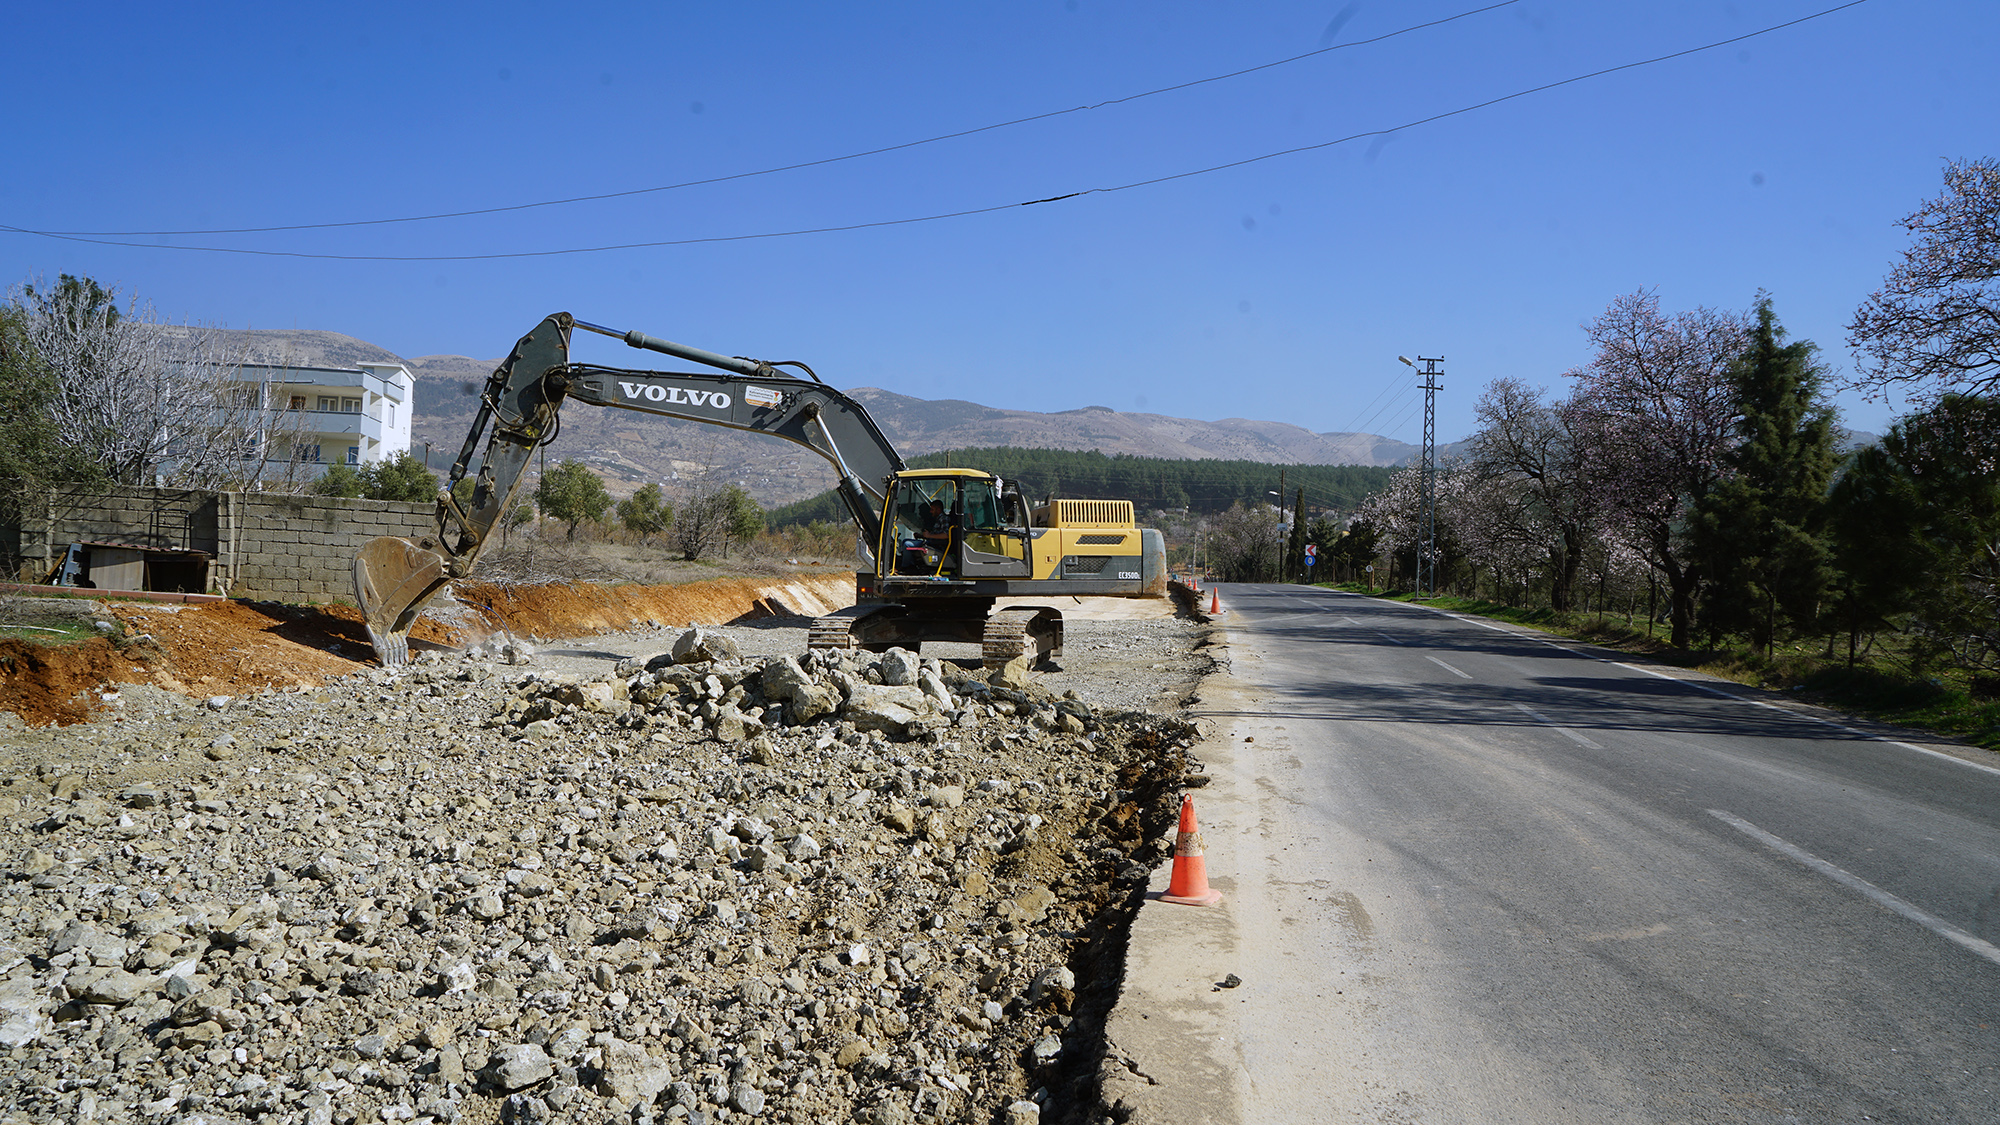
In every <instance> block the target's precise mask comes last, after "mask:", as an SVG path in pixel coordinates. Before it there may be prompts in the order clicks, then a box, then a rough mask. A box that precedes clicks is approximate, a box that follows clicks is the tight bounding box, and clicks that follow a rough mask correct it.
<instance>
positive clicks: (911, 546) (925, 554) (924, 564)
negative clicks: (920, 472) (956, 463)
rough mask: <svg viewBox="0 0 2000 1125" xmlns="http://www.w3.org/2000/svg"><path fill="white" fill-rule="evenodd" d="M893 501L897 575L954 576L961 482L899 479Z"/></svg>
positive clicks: (891, 500)
mask: <svg viewBox="0 0 2000 1125" xmlns="http://www.w3.org/2000/svg"><path fill="white" fill-rule="evenodd" d="M890 504H891V508H892V510H893V511H894V512H895V516H896V518H895V519H894V521H893V522H892V529H893V530H892V535H893V536H894V540H895V553H894V557H895V565H896V573H897V574H907V575H929V576H931V577H940V576H942V575H944V574H945V573H946V572H947V570H949V571H950V572H951V573H953V574H954V575H955V574H956V573H957V569H958V568H957V567H956V566H953V565H952V548H953V547H955V546H956V545H957V543H958V538H959V522H960V514H961V511H962V509H961V508H960V505H959V493H958V482H957V481H954V480H913V481H905V482H899V483H898V485H897V488H896V491H895V495H894V496H892V497H891V499H890Z"/></svg>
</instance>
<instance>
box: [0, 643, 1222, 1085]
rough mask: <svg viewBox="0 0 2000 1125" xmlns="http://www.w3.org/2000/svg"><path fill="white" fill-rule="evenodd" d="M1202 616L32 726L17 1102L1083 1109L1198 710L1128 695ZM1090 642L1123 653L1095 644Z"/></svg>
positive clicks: (21, 760)
mask: <svg viewBox="0 0 2000 1125" xmlns="http://www.w3.org/2000/svg"><path fill="white" fill-rule="evenodd" d="M796 632H797V631H793V633H796ZM1195 639H1196V637H1195V633H1194V630H1193V629H1192V628H1191V627H1189V626H1186V625H1183V624H1179V623H1175V622H1117V623H1110V622H1107V623H1101V624H1096V623H1078V624H1077V625H1075V626H1072V641H1071V645H1070V649H1071V656H1070V658H1069V663H1070V665H1071V667H1072V669H1073V670H1072V671H1068V672H1062V673H1054V674H1051V675H1048V676H1045V677H1041V676H1037V677H1029V676H1027V675H1025V673H1024V670H1023V669H1021V668H1020V667H1018V666H1017V667H1013V668H1010V669H1006V670H1003V671H1002V672H1001V673H999V674H996V676H995V679H996V680H998V681H999V682H997V683H989V682H987V681H986V680H985V679H983V678H982V675H981V673H979V671H978V670H977V669H976V668H967V667H965V666H963V665H961V664H958V663H955V662H952V661H949V660H945V661H940V660H938V659H936V658H935V657H923V658H919V657H916V656H914V655H912V654H907V653H902V652H891V653H887V654H883V655H880V656H877V655H873V654H866V653H852V654H834V653H812V654H806V655H804V656H798V655H753V656H750V657H747V658H746V657H743V656H741V655H740V654H739V652H740V649H743V648H749V649H752V650H753V651H754V650H756V649H758V648H760V647H762V648H767V649H786V648H789V649H790V652H792V653H798V652H800V651H802V650H803V644H802V642H801V643H797V644H795V645H793V644H791V643H790V642H792V641H796V640H799V638H798V637H797V636H794V635H793V634H792V633H786V632H785V631H783V630H752V629H732V630H724V631H713V630H690V631H688V632H687V633H685V634H681V635H678V636H676V637H674V638H673V644H672V645H671V647H667V646H666V645H665V644H664V642H665V640H666V637H665V636H661V637H659V638H658V639H657V640H658V642H659V649H657V650H655V651H651V652H648V651H644V650H641V651H639V652H638V654H637V655H635V656H634V657H633V658H631V659H627V660H623V661H620V662H618V663H616V664H615V665H614V664H613V662H612V660H610V659H604V658H601V657H600V658H597V659H594V660H592V659H585V658H583V657H581V656H579V655H576V654H571V655H569V656H566V657H554V656H552V655H550V654H548V653H546V652H545V653H544V654H542V655H539V656H538V655H536V654H533V653H531V652H530V651H529V650H528V648H527V646H524V645H501V646H491V647H488V648H487V649H485V650H483V651H480V652H475V653H468V654H465V655H464V656H462V657H460V656H451V657H442V656H439V655H437V654H430V655H427V656H425V657H423V658H420V660H419V662H418V663H417V664H415V665H414V666H412V667H410V668H408V669H404V670H398V671H396V672H381V671H376V672H370V673H366V674H363V675H360V676H355V677H351V678H350V679H348V680H346V681H343V682H341V683H338V684H335V685H330V686H329V687H327V688H324V689H320V690H317V691H308V692H300V693H287V694H278V695H265V696H259V697H253V698H246V699H225V698H221V697H218V698H215V699H211V700H208V701H206V702H205V703H195V702H189V701H181V700H179V699H178V698H177V697H172V696H168V695H165V694H164V693H157V692H148V691H143V690H137V689H128V690H127V691H126V692H124V693H122V697H121V699H120V700H119V702H120V703H122V704H123V707H122V711H123V712H124V713H123V715H122V716H121V717H119V718H116V719H114V720H111V721H105V722H100V723H96V724H91V725H89V726H78V727H71V728H64V729H62V730H44V731H23V732H11V733H9V734H8V735H7V736H6V738H5V739H4V743H0V771H4V772H5V773H6V776H4V777H0V812H4V813H5V814H6V817H5V821H4V832H5V838H4V840H0V857H4V858H6V859H9V860H11V861H12V862H11V863H9V864H8V865H7V868H6V875H7V879H6V881H5V882H4V884H0V974H4V977H0V1060H5V1065H4V1077H0V1082H4V1085H3V1086H0V1106H4V1107H5V1108H7V1109H8V1110H10V1111H12V1112H14V1113H15V1114H18V1115H20V1116H22V1117H25V1118H28V1119H32V1120H64V1121H68V1120H83V1121H91V1120H106V1121H145V1122H155V1121H158V1122H169V1121H187V1122H193V1121H202V1122H208V1123H211V1125H214V1123H221V1122H234V1121H299V1122H328V1123H331V1122H343V1123H344V1122H376V1121H408V1120H415V1121H436V1122H455V1121H471V1122H484V1121H492V1120H495V1119H499V1120H506V1121H522V1122H535V1121H611V1120H616V1121H621V1122H622V1121H630V1122H644V1121H658V1122H678V1121H686V1122H692V1123H702V1125H705V1123H707V1122H719V1121H781V1122H820V1121H847V1120H859V1121H870V1122H879V1123H882V1125H892V1123H903V1122H912V1123H913V1122H919V1121H979V1122H988V1121H1007V1122H1013V1123H1016V1125H1021V1123H1026V1122H1033V1121H1037V1120H1042V1121H1055V1120H1085V1119H1089V1118H1091V1117H1092V1116H1093V1115H1095V1114H1096V1113H1097V1112H1098V1111H1097V1109H1096V1107H1095V1105H1094V1103H1093V1101H1092V1100H1091V1099H1092V1096H1093V1094H1094V1090H1095V1074H1096V1067H1097V1065H1098V1062H1099V1059H1100V1058H1101V1056H1102V1052H1103V1045H1102V1042H1101V1034H1100V1032H1101V1020H1102V1016H1103V1013H1104V1012H1105V1011H1106V1010H1107V1009H1108V1008H1109V1006H1110V1004H1111V1002H1112V1000H1113V999H1114V998H1115V989H1116V969H1117V963H1118V961H1119V959H1120V957H1121V956H1122V942H1123V927H1124V924H1125V922H1126V921H1127V920H1128V919H1129V916H1130V911H1131V910H1132V909H1133V908H1134V907H1135V906H1136V902H1137V898H1138V896H1139V895H1140V894H1141V893H1143V887H1144V882H1145V878H1146V876H1147V874H1148V871H1149V869H1150V867H1151V866H1152V865H1153V864H1154V863H1156V862H1158V861H1159V860H1160V859H1161V857H1162V854H1163V853H1162V851H1161V849H1160V848H1159V843H1160V839H1161V837H1162V835H1163V834H1164V833H1166V832H1168V831H1169V830H1170V829H1171V816H1172V813H1173V811H1174V799H1175V795H1176V794H1177V792H1178V788H1179V786H1181V785H1182V784H1183V783H1184V782H1185V781H1186V780H1187V776H1186V775H1187V771H1188V769H1189V765H1188V760H1187V758H1186V749H1187V747H1188V746H1189V745H1191V744H1192V742H1193V739H1194V737H1195V735H1194V731H1193V729H1192V728H1191V727H1190V726H1189V725H1188V724H1186V723H1185V722H1182V721H1180V720H1177V719H1175V718H1172V717H1171V716H1167V715H1161V714H1156V713H1146V712H1139V711H1134V710H1129V709H1127V708H1128V707H1129V706H1130V705H1131V704H1132V703H1135V702H1153V701H1156V700H1157V696H1158V693H1159V691H1160V686H1161V684H1162V683H1163V682H1167V681H1171V680H1176V679H1180V680H1184V679H1185V678H1186V677H1188V676H1190V675H1191V674H1193V673H1195V672H1198V670H1199V667H1198V666H1199V658H1198V656H1197V655H1196V654H1195V652H1194V647H1195ZM1078 641H1081V642H1083V644H1085V645H1091V646H1095V645H1098V644H1103V645H1104V646H1105V647H1106V648H1107V649H1111V648H1115V649H1116V651H1117V653H1118V659H1117V660H1111V659H1109V658H1108V657H1109V653H1108V652H1107V654H1106V656H1107V660H1106V663H1107V664H1110V665H1113V667H1112V668H1111V669H1110V671H1109V672H1108V673H1102V672H1101V673H1100V674H1099V678H1098V680H1096V681H1091V680H1090V671H1089V666H1090V660H1091V658H1092V656H1093V655H1094V653H1093V651H1092V650H1091V649H1084V648H1081V647H1080V646H1079V645H1078V644H1077V642H1078ZM599 643H601V642H599ZM606 655H608V654H606ZM1156 664H1157V665H1159V668H1158V670H1155V669H1154V667H1153V666H1154V665H1156ZM1134 669H1137V670H1139V674H1137V675H1134V674H1133V670H1134ZM593 670H594V672H595V673H596V674H588V675H586V674H579V673H580V672H582V673H588V672H592V671H593ZM1065 678H1067V679H1065ZM1065 682H1067V683H1074V684H1077V685H1079V686H1080V687H1092V686H1095V687H1100V688H1103V689H1105V690H1104V692H1103V695H1104V696H1105V697H1099V695H1097V694H1096V693H1090V692H1086V691H1084V690H1078V688H1077V687H1065V686H1064V683H1065ZM1051 688H1053V689H1054V690H1051ZM114 713H115V712H114Z"/></svg>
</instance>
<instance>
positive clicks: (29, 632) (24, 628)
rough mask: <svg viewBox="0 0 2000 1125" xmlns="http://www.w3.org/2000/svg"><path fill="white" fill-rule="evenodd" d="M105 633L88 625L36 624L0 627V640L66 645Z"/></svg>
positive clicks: (65, 623)
mask: <svg viewBox="0 0 2000 1125" xmlns="http://www.w3.org/2000/svg"><path fill="white" fill-rule="evenodd" d="M103 635H104V634H103V633H100V632H98V631H97V630H96V629H93V628H91V627H90V626H88V625H81V624H76V623H73V622H68V621H59V622H49V623H39V622H38V623H36V624H33V625H0V640H9V641H28V642H31V643H33V644H38V645H66V644H75V643H76V642H78V641H87V640H89V639H90V638H92V637H101V636H103Z"/></svg>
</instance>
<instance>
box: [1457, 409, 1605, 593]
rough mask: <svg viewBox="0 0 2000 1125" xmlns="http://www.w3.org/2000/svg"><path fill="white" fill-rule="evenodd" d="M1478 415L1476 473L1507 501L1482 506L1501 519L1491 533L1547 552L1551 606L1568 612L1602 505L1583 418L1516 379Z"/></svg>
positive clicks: (1474, 463)
mask: <svg viewBox="0 0 2000 1125" xmlns="http://www.w3.org/2000/svg"><path fill="white" fill-rule="evenodd" d="M1473 409H1474V411H1475V412H1476V415H1477V417H1478V419H1479V430H1478V432H1477V433H1475V434H1474V435H1473V439H1472V445H1473V453H1472V467H1473V472H1474V473H1475V474H1476V475H1477V476H1478V477H1479V479H1480V480H1482V481H1484V482H1487V483H1489V484H1490V485H1492V486H1493V487H1494V488H1495V489H1496V490H1498V491H1499V492H1501V493H1503V494H1504V495H1503V496H1498V497H1494V498H1493V499H1496V500H1498V501H1500V502H1499V503H1497V504H1494V503H1489V504H1487V505H1484V510H1486V511H1488V512H1490V513H1492V514H1493V515H1496V516H1498V517H1500V518H1497V519H1494V520H1492V521H1490V522H1489V525H1488V527H1487V533H1488V534H1489V535H1492V536H1496V537H1500V538H1505V539H1510V540H1515V541H1518V542H1520V543H1522V544H1523V545H1526V546H1529V547H1531V548H1533V549H1535V550H1537V551H1539V552H1541V553H1542V555H1543V556H1544V558H1545V559H1546V564H1547V568H1548V579H1549V606H1550V608H1552V609H1555V610H1557V611H1564V610H1568V609H1569V608H1571V603H1572V601H1573V600H1574V594H1575V590H1576V584H1577V577H1578V575H1579V574H1581V573H1582V570H1583V563H1584V556H1585V553H1586V551H1587V550H1588V548H1589V546H1590V544H1591V542H1592V541H1593V540H1594V539H1595V538H1596V536H1597V532H1598V528H1597V523H1598V516H1599V510H1600V508H1601V506H1602V504H1601V501H1602V497H1601V495H1600V494H1599V492H1598V491H1597V490H1596V489H1593V488H1592V487H1590V483H1589V479H1588V476H1587V458H1588V453H1587V452H1586V450H1585V449H1584V444H1583V443H1582V442H1580V441H1579V440H1578V439H1577V437H1578V435H1577V430H1578V427H1579V425H1580V424H1581V423H1582V420H1583V412H1582V411H1580V410H1578V409H1577V408H1576V407H1575V406H1574V405H1573V404H1572V403H1555V404H1551V403H1548V402H1544V401H1543V400H1542V395H1541V392H1540V391H1539V390H1536V389H1534V388H1531V387H1529V386H1528V385H1527V384H1526V383H1523V382H1521V381H1520V380H1518V379H1498V380H1495V381H1494V382H1492V383H1489V384H1487V387H1486V390H1485V391H1484V392H1483V393H1482V394H1481V395H1480V396H1479V402H1478V405H1476V406H1475V407H1474V408H1473ZM1467 546H1468V549H1470V547H1471V545H1470V544H1468V545H1467Z"/></svg>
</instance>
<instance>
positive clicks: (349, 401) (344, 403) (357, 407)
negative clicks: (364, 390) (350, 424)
mask: <svg viewBox="0 0 2000 1125" xmlns="http://www.w3.org/2000/svg"><path fill="white" fill-rule="evenodd" d="M340 412H341V413H342V414H359V413H361V400H360V399H358V398H344V399H341V400H340Z"/></svg>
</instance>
